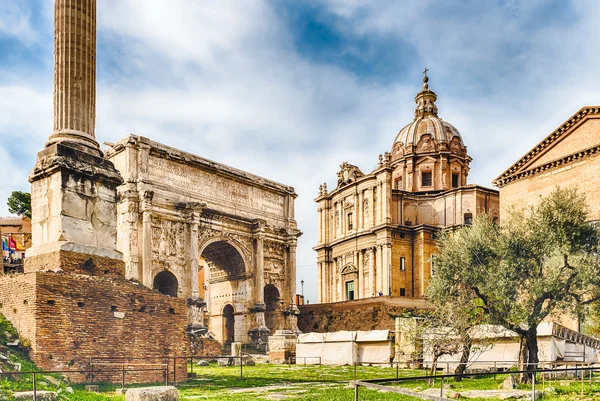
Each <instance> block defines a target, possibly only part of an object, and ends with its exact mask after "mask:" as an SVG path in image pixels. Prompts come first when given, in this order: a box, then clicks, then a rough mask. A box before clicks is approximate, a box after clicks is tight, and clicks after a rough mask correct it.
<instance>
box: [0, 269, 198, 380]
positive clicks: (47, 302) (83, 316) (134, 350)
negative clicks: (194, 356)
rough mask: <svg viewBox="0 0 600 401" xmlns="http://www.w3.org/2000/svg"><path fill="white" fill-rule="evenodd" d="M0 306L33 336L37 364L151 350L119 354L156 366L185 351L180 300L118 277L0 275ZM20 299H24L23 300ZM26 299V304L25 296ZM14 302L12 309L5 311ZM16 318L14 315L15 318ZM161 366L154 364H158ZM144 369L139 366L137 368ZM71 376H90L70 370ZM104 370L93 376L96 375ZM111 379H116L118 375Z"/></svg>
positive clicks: (82, 364)
mask: <svg viewBox="0 0 600 401" xmlns="http://www.w3.org/2000/svg"><path fill="white" fill-rule="evenodd" d="M0 290H1V293H2V295H1V297H2V298H1V299H2V300H3V302H2V303H3V306H2V309H1V310H0V312H2V313H3V314H5V315H6V317H7V318H8V319H9V320H10V321H11V322H13V324H14V325H15V327H16V328H17V330H19V333H20V335H22V336H24V337H27V338H29V336H31V338H30V340H31V342H32V349H31V353H30V355H31V358H32V360H33V361H34V362H35V363H36V365H37V366H38V367H39V368H41V369H48V370H57V369H61V370H62V369H64V370H75V369H88V368H89V358H113V359H112V360H106V359H103V360H100V359H97V360H96V362H95V364H96V367H95V368H96V369H97V368H100V367H101V365H99V364H100V363H107V362H112V363H116V365H111V366H104V367H103V368H104V369H109V368H110V369H115V368H117V369H121V362H122V361H121V360H119V359H115V358H142V357H149V356H150V357H153V358H152V359H148V360H138V359H130V360H125V362H127V364H128V367H127V368H128V369H133V368H134V366H133V365H132V364H133V363H138V364H140V363H152V364H155V365H154V366H153V368H157V369H162V367H163V365H164V364H166V363H168V364H169V376H170V381H172V380H173V377H174V376H173V361H172V360H169V359H167V358H165V357H168V356H174V355H177V356H180V355H187V354H188V352H189V351H188V339H187V334H186V333H185V330H186V327H187V315H186V302H185V300H183V299H179V298H171V297H167V296H165V295H162V294H160V293H158V292H156V291H154V290H150V289H148V288H146V287H144V286H142V285H137V284H134V283H132V282H129V281H127V280H125V279H123V278H120V277H94V276H87V275H74V274H67V273H53V272H36V273H26V274H22V275H18V276H12V277H10V276H9V277H2V278H0ZM22 298H23V299H22ZM25 298H29V299H27V301H28V302H27V303H26V304H24V302H23V301H24V299H25ZM13 309H17V313H11V311H12V310H13ZM19 319H20V320H19ZM159 365H160V366H159ZM140 368H142V367H140ZM176 369H177V372H176V376H175V377H176V378H177V380H185V379H186V378H187V372H186V367H185V361H184V360H181V361H179V362H178V363H177V364H176ZM73 379H74V380H77V381H82V380H86V379H87V380H89V379H90V376H89V375H87V378H86V377H85V375H74V376H73ZM99 379H100V380H107V379H109V377H108V375H95V380H99ZM110 379H113V380H114V379H116V380H120V374H117V375H115V376H113V377H110ZM127 381H128V382H133V381H136V382H155V381H164V371H162V370H161V371H156V372H145V373H137V374H134V373H129V374H128V375H127Z"/></svg>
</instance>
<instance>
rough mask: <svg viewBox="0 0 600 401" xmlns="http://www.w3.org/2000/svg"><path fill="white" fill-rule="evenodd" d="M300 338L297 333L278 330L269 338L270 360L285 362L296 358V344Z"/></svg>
mask: <svg viewBox="0 0 600 401" xmlns="http://www.w3.org/2000/svg"><path fill="white" fill-rule="evenodd" d="M297 342H298V336H297V335H296V333H294V332H291V331H286V330H278V331H276V332H275V334H274V335H272V336H270V337H269V360H270V361H282V362H285V361H287V360H288V359H290V358H294V357H295V356H296V344H297Z"/></svg>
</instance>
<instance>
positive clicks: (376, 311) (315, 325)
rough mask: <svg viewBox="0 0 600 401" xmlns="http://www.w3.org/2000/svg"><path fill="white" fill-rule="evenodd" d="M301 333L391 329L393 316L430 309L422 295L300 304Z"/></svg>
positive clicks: (299, 320)
mask: <svg viewBox="0 0 600 401" xmlns="http://www.w3.org/2000/svg"><path fill="white" fill-rule="evenodd" d="M299 308H300V316H299V317H298V328H299V329H300V331H302V332H303V333H309V332H318V333H325V332H331V331H339V330H386V329H389V330H394V318H395V317H396V316H403V315H404V314H406V313H407V311H410V310H414V309H430V308H431V306H430V305H429V304H428V303H427V302H425V301H424V300H423V299H411V298H397V297H376V298H366V299H359V300H356V301H346V302H336V303H329V304H313V305H301V306H299Z"/></svg>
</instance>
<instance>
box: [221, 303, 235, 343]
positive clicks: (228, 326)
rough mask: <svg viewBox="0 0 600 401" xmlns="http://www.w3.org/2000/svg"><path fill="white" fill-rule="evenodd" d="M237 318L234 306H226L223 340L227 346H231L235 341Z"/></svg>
mask: <svg viewBox="0 0 600 401" xmlns="http://www.w3.org/2000/svg"><path fill="white" fill-rule="evenodd" d="M234 325H235V316H234V310H233V306H231V305H230V304H227V305H225V307H224V308H223V340H224V343H225V344H231V343H232V342H234V340H235V326H234Z"/></svg>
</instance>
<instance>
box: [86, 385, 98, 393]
mask: <svg viewBox="0 0 600 401" xmlns="http://www.w3.org/2000/svg"><path fill="white" fill-rule="evenodd" d="M85 391H90V392H92V393H97V392H98V391H99V387H98V386H97V385H95V384H89V385H87V386H85Z"/></svg>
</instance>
